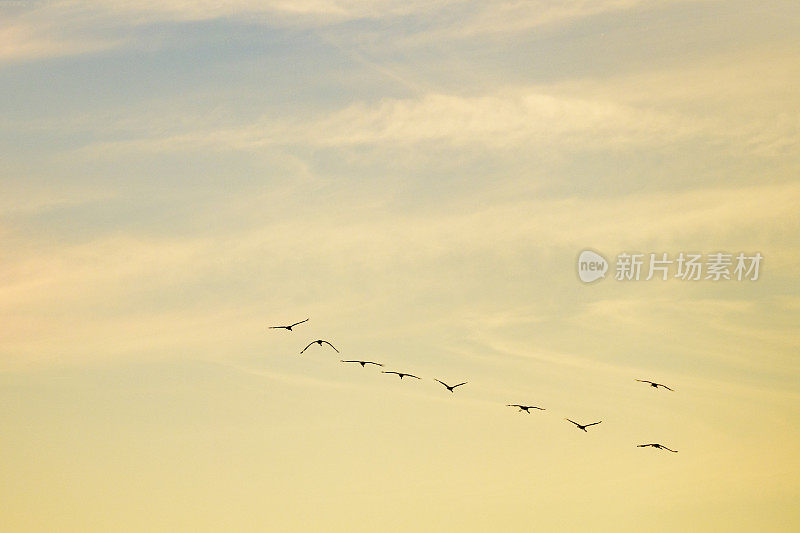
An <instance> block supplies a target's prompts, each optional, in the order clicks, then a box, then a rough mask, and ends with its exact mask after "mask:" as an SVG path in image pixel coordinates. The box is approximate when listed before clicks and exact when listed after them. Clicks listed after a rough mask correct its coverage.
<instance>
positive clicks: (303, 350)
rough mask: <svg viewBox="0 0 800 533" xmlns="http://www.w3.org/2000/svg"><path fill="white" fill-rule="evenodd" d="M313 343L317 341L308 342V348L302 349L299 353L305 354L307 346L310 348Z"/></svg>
mask: <svg viewBox="0 0 800 533" xmlns="http://www.w3.org/2000/svg"><path fill="white" fill-rule="evenodd" d="M315 342H317V341H311V342H309V343H308V346H306V347H305V348H303V349H302V350H301V351H300V353H303V352H305V351H306V350H308V347H309V346H311V345H312V344H314V343H315Z"/></svg>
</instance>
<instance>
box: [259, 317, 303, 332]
mask: <svg viewBox="0 0 800 533" xmlns="http://www.w3.org/2000/svg"><path fill="white" fill-rule="evenodd" d="M308 321H309V319H308V318H306V319H305V320H301V321H300V322H295V323H294V324H291V325H289V326H270V327H269V329H285V330H286V331H292V328H293V327H295V326H296V325H298V324H302V323H303V322H308Z"/></svg>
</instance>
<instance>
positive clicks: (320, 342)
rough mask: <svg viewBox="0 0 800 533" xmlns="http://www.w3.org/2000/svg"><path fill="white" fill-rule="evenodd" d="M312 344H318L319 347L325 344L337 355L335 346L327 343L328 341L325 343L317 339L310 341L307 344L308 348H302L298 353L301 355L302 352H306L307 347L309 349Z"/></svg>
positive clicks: (337, 351)
mask: <svg viewBox="0 0 800 533" xmlns="http://www.w3.org/2000/svg"><path fill="white" fill-rule="evenodd" d="M314 343H316V344H319V345H320V346H322V344H323V343H325V344H327V345H328V346H330V347H331V348H333V349H334V350H335V351H336V353H339V350H337V349H336V346H334V345H333V344H331V343H329V342H328V341H325V340H322V339H319V340H316V341H311V342H309V343H308V346H306V347H305V348H303V350H302V351H301V352H300V353H303V352H305V351H306V350H308V348H309V347H310V346H311V345H312V344H314Z"/></svg>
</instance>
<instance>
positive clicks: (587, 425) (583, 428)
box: [564, 418, 602, 433]
mask: <svg viewBox="0 0 800 533" xmlns="http://www.w3.org/2000/svg"><path fill="white" fill-rule="evenodd" d="M564 420H566V421H568V422H572V423H573V424H575V425H576V426H578V429H582V430H583V431H584V433H589V432H588V431H586V428H588V427H589V426H595V425H597V424H599V423H600V422H602V420H601V421H600V422H592V423H591V424H578V423H577V422H575V421H574V420H570V419H569V418H565V419H564Z"/></svg>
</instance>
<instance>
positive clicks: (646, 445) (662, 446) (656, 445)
mask: <svg viewBox="0 0 800 533" xmlns="http://www.w3.org/2000/svg"><path fill="white" fill-rule="evenodd" d="M648 446H651V447H653V448H658V449H659V450H667V451H668V452H672V453H678V450H670V449H669V448H667V447H666V446H664V445H663V444H658V443H656V442H653V443H651V444H639V445H637V446H636V447H637V448H647V447H648Z"/></svg>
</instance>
